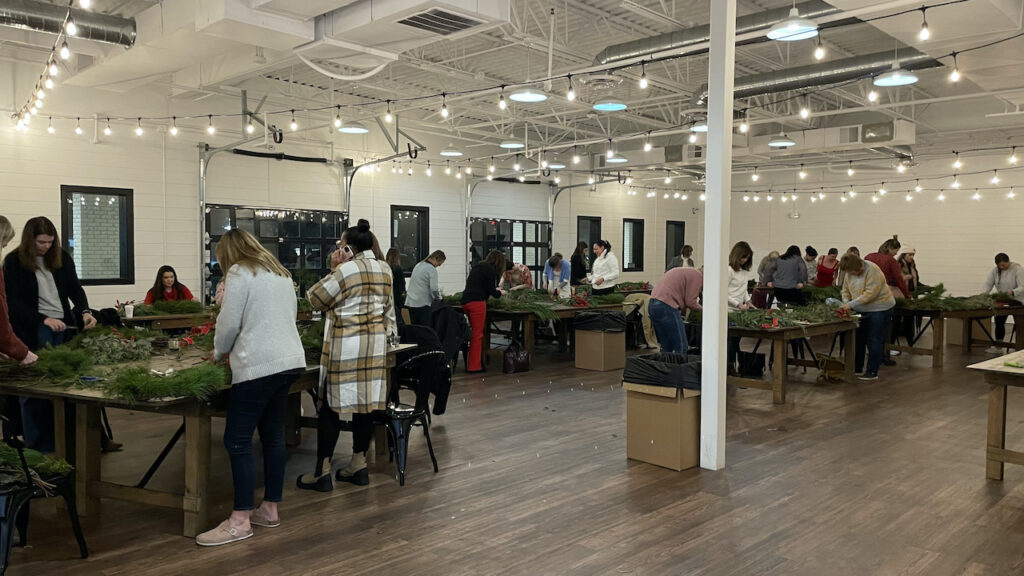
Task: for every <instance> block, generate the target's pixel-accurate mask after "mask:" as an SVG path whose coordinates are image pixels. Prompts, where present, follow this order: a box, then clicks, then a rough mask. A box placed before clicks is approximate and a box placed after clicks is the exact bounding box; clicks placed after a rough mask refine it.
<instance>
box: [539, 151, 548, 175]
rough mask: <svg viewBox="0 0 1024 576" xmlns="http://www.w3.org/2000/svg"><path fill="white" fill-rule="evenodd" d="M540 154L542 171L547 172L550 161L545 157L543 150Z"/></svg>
mask: <svg viewBox="0 0 1024 576" xmlns="http://www.w3.org/2000/svg"><path fill="white" fill-rule="evenodd" d="M540 153H541V158H540V169H541V170H546V169H547V167H548V159H547V158H545V157H544V151H543V150H541V151H540Z"/></svg>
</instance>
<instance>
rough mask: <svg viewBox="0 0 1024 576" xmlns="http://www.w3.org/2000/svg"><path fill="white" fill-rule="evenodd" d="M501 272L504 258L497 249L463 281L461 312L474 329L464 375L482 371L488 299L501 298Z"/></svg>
mask: <svg viewBox="0 0 1024 576" xmlns="http://www.w3.org/2000/svg"><path fill="white" fill-rule="evenodd" d="M504 273H505V255H504V254H503V253H502V252H501V251H499V250H491V253H490V254H488V255H487V258H485V259H484V261H483V262H481V263H479V264H477V265H476V266H473V269H472V270H470V271H469V277H468V278H466V289H465V290H464V291H463V292H462V311H463V312H465V313H466V316H469V326H470V328H472V329H473V339H472V340H470V341H469V359H468V360H467V361H466V364H467V365H466V372H467V373H469V374H474V373H476V372H483V371H484V366H483V364H482V363H481V354H482V352H483V350H481V348H482V345H483V340H484V327H485V326H486V324H487V299H488V298H491V297H494V298H501V296H502V295H503V294H504V293H505V291H504V290H499V289H498V280H499V279H500V278H501V275H502V274H504Z"/></svg>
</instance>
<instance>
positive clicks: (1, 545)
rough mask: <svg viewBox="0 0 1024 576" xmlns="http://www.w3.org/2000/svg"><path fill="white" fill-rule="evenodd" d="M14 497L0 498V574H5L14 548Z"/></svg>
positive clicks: (8, 495)
mask: <svg viewBox="0 0 1024 576" xmlns="http://www.w3.org/2000/svg"><path fill="white" fill-rule="evenodd" d="M13 500H14V496H13V495H11V494H7V495H4V496H2V497H0V506H3V508H4V516H3V518H0V574H3V573H5V572H7V564H8V563H9V562H10V559H11V548H13V547H14V530H15V528H14V517H13V516H12V514H13V513H15V511H14V506H13Z"/></svg>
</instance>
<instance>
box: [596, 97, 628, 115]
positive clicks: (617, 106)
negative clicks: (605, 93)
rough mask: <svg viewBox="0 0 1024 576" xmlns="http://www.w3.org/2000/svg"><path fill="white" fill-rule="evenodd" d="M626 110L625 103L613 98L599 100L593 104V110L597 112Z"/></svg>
mask: <svg viewBox="0 0 1024 576" xmlns="http://www.w3.org/2000/svg"><path fill="white" fill-rule="evenodd" d="M625 109H626V103H625V102H623V101H622V100H617V99H615V98H601V99H600V100H598V101H597V102H594V110H597V111H598V112H621V111H623V110H625Z"/></svg>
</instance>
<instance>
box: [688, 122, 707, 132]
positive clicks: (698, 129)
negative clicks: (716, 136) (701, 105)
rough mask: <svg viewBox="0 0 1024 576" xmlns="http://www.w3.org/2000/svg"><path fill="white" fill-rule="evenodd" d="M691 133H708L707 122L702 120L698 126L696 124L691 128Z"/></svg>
mask: <svg viewBox="0 0 1024 576" xmlns="http://www.w3.org/2000/svg"><path fill="white" fill-rule="evenodd" d="M690 131H691V132H707V131H708V123H707V120H701V121H699V122H697V123H696V124H694V125H693V126H691V127H690Z"/></svg>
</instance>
